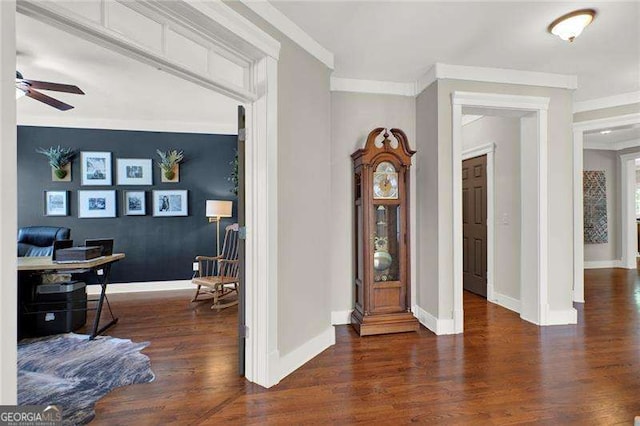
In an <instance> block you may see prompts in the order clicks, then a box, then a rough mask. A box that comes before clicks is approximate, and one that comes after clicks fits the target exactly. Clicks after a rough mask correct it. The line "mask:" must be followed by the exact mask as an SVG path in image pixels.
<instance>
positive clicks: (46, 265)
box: [18, 253, 124, 340]
mask: <svg viewBox="0 0 640 426" xmlns="http://www.w3.org/2000/svg"><path fill="white" fill-rule="evenodd" d="M121 259H124V253H114V254H112V255H110V256H101V257H97V258H95V259H91V260H87V261H86V262H73V263H55V262H53V261H52V260H51V257H50V256H42V257H40V256H33V257H18V271H30V272H36V273H37V272H40V273H45V272H60V273H68V274H79V273H85V272H89V271H94V272H96V273H97V272H98V271H99V270H102V271H103V272H102V274H99V273H97V276H102V279H101V280H100V287H101V291H100V298H99V299H98V307H97V308H96V317H95V319H94V321H93V328H92V330H91V336H90V337H89V338H90V339H91V340H93V339H95V337H96V336H97V335H98V334H100V333H102V332H103V331H105V330H106V329H108V328H109V327H111V326H112V325H114V324H116V323H117V322H118V318H115V317H114V316H113V312H111V306H110V305H109V300H108V299H107V296H106V292H107V285H108V284H109V273H110V271H111V265H112V264H113V263H114V262H117V261H119V260H121ZM105 301H106V302H107V306H108V307H109V312H111V321H109V323H108V324H106V325H105V326H103V327H101V328H100V329H98V326H99V325H100V316H101V314H102V306H103V305H104V302H105Z"/></svg>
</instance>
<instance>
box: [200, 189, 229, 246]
mask: <svg viewBox="0 0 640 426" xmlns="http://www.w3.org/2000/svg"><path fill="white" fill-rule="evenodd" d="M232 207H233V202H232V201H222V200H207V208H206V215H207V217H208V218H209V222H215V223H216V256H220V218H221V217H231V209H232Z"/></svg>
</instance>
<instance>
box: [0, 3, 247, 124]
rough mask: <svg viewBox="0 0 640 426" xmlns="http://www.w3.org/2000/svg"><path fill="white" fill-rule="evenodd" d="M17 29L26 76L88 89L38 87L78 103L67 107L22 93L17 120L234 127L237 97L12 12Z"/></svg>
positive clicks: (20, 63)
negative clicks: (76, 92) (63, 90)
mask: <svg viewBox="0 0 640 426" xmlns="http://www.w3.org/2000/svg"><path fill="white" fill-rule="evenodd" d="M0 1H1V0H0ZM16 26H17V29H16V33H17V45H18V52H17V62H18V66H17V68H18V70H19V71H21V72H22V74H23V75H24V77H25V78H27V79H33V80H43V81H52V82H57V83H65V84H75V85H77V86H78V87H80V88H81V89H82V90H83V91H84V92H85V93H86V95H84V96H79V95H73V94H65V93H59V92H51V91H46V92H45V91H43V92H44V93H46V94H48V95H50V96H53V97H55V98H57V99H60V100H61V101H63V102H66V103H69V104H71V105H73V106H75V109H72V110H70V111H65V112H61V111H58V110H55V109H54V108H52V107H50V106H48V105H45V104H43V103H41V102H38V101H35V100H33V99H30V98H26V97H25V98H21V99H19V100H18V102H17V104H18V123H20V124H39V125H53V126H69V127H96V128H114V129H118V128H125V129H131V130H157V131H179V132H196V133H228V134H235V133H236V132H237V127H236V120H237V104H238V103H237V101H234V100H232V99H229V98H227V97H225V96H222V95H219V94H217V93H215V92H213V91H211V90H207V89H204V88H202V87H200V86H198V85H196V84H193V83H190V82H187V81H185V80H182V79H180V78H178V77H175V76H173V75H171V74H167V73H165V72H163V71H159V70H156V69H155V68H153V67H151V66H149V65H146V64H143V63H141V62H139V61H136V60H134V59H130V58H128V57H126V56H124V55H122V54H120V53H116V52H113V51H111V50H109V49H106V48H103V47H100V46H98V45H96V44H94V43H92V42H89V41H86V40H84V39H81V38H80V37H77V36H75V35H71V34H68V33H66V32H64V31H61V30H59V29H57V28H54V27H51V26H49V25H46V24H43V23H41V22H39V21H36V20H34V19H32V18H29V17H26V16H24V15H21V14H17V22H16Z"/></svg>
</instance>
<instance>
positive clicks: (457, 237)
mask: <svg viewBox="0 0 640 426" xmlns="http://www.w3.org/2000/svg"><path fill="white" fill-rule="evenodd" d="M452 100H453V105H452V123H453V129H452V141H451V146H452V150H453V155H452V159H453V164H452V170H453V176H452V179H453V196H452V198H453V235H452V238H453V330H454V332H455V333H462V332H464V306H463V303H462V267H463V266H462V235H463V234H462V105H463V104H462V103H459V102H456V101H455V92H454V93H453V95H452ZM441 267H442V266H441ZM441 291H442V290H441Z"/></svg>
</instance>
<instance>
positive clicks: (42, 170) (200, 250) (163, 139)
mask: <svg viewBox="0 0 640 426" xmlns="http://www.w3.org/2000/svg"><path fill="white" fill-rule="evenodd" d="M57 145H61V146H63V147H71V148H75V149H76V150H78V152H80V151H107V152H111V161H112V164H111V168H112V176H113V184H112V185H111V186H81V179H80V155H79V154H78V156H77V157H76V158H75V159H74V161H73V164H72V180H71V182H53V181H52V180H51V167H50V166H49V164H48V162H47V159H46V157H45V156H44V155H42V154H38V153H36V152H35V150H36V148H38V147H44V148H48V147H50V146H57ZM156 149H160V150H163V151H166V150H169V149H178V150H182V151H184V156H185V160H184V162H183V163H182V164H181V165H180V182H178V183H162V182H161V177H160V169H159V168H158V167H157V165H156V160H157V158H158V155H157V154H156ZM235 149H236V136H233V135H231V136H230V135H207V134H192V133H169V132H139V131H123V130H97V129H71V128H56V127H31V126H18V226H30V225H50V226H66V227H68V228H71V238H72V239H73V240H74V244H75V245H82V244H83V243H84V240H85V239H86V238H114V239H115V243H114V250H115V251H117V252H123V253H125V254H126V259H125V260H123V261H121V262H119V263H116V264H115V265H114V266H113V268H112V271H111V273H112V275H111V278H112V282H114V283H118V282H139V281H167V280H183V279H189V278H191V276H192V262H193V259H194V257H195V256H196V255H200V254H204V255H214V254H215V224H213V223H211V224H210V223H209V222H208V221H207V218H206V217H205V200H207V199H219V200H233V213H234V217H233V218H230V219H223V220H222V223H221V225H220V234H221V236H220V240H221V241H222V238H223V236H224V227H225V226H226V225H228V224H231V223H233V222H234V221H235V220H236V209H237V202H236V201H237V200H236V197H235V196H234V195H233V194H232V193H231V188H232V184H231V182H229V181H228V179H227V178H228V177H229V176H230V174H231V169H232V166H231V164H230V163H231V161H232V160H233V158H234V155H235ZM117 158H150V159H152V160H153V162H154V163H153V185H150V186H133V185H116V182H117V170H116V159H117ZM92 189H94V190H105V189H115V190H116V205H117V217H115V218H100V219H97V218H95V219H79V218H78V194H77V191H78V190H92ZM154 189H155V190H158V189H186V190H188V191H189V195H188V197H189V215H188V216H187V217H153V216H152V200H151V191H152V190H154ZM45 190H67V191H70V215H69V216H66V217H48V216H45V215H44V195H43V191H45ZM125 190H145V191H147V193H146V210H147V214H146V216H124V209H123V207H124V206H123V202H122V197H123V191H125Z"/></svg>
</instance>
